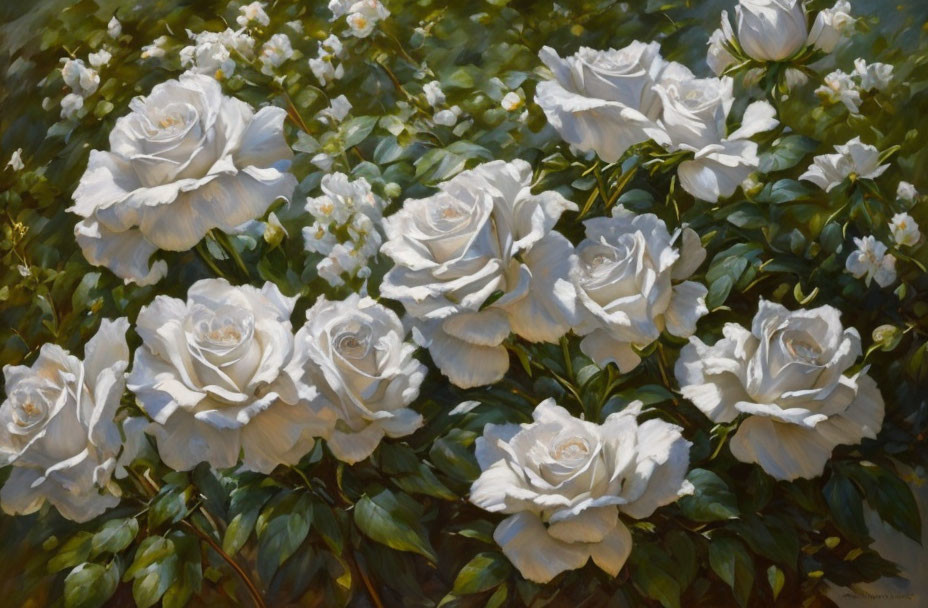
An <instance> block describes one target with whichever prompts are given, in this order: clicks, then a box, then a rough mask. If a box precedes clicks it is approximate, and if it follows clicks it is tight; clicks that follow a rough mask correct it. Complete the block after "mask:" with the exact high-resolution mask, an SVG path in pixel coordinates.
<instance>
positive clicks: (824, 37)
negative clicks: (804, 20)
mask: <svg viewBox="0 0 928 608" xmlns="http://www.w3.org/2000/svg"><path fill="white" fill-rule="evenodd" d="M852 23H854V18H853V17H851V3H850V2H848V0H838V1H837V2H835V5H834V6H833V7H831V8H826V9H823V10H821V11H819V12H818V14H817V15H816V16H815V22H814V23H812V29H811V30H810V31H809V39H808V41H807V44H811V45H812V46H814V47H815V48H817V49H819V50H821V51H824V52H826V53H830V52H832V51H833V50H835V47H836V46H838V42H840V41H841V37H842V35H843V33H844V30H845V29H847V27H848V26H849V25H851V24H852Z"/></svg>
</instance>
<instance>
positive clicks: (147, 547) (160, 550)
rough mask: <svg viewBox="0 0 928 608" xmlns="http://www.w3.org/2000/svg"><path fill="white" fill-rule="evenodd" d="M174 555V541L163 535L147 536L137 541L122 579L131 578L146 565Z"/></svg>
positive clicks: (127, 579)
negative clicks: (133, 555)
mask: <svg viewBox="0 0 928 608" xmlns="http://www.w3.org/2000/svg"><path fill="white" fill-rule="evenodd" d="M171 555H174V543H173V542H171V541H170V540H168V539H167V538H164V537H163V536H148V537H146V538H145V539H143V540H142V542H141V543H139V547H138V549H136V551H135V559H134V560H133V561H132V565H131V566H129V568H128V569H126V572H125V574H123V576H122V580H123V581H129V580H132V579H133V578H134V577H135V575H136V573H138V572H139V571H141V570H143V569H145V568H147V567H148V566H150V565H152V564H154V563H156V562H158V561H160V560H162V559H164V558H166V557H168V556H171Z"/></svg>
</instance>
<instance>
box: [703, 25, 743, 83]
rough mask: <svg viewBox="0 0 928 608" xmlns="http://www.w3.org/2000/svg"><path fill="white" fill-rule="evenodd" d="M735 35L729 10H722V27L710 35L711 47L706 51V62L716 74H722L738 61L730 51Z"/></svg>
mask: <svg viewBox="0 0 928 608" xmlns="http://www.w3.org/2000/svg"><path fill="white" fill-rule="evenodd" d="M733 36H734V35H733V34H732V31H731V22H729V21H728V11H722V27H720V28H719V29H717V30H715V31H714V32H712V35H711V36H709V43H708V45H709V49H708V50H707V51H706V63H708V64H709V69H711V70H712V72H713V73H714V74H715V75H716V76H721V75H722V74H723V73H725V70H727V69H728V68H730V67H731V66H733V65H734V64H735V63H736V61H737V60H736V59H735V57H734V55H732V54H731V51H729V46H730V45H731V41H732V38H733Z"/></svg>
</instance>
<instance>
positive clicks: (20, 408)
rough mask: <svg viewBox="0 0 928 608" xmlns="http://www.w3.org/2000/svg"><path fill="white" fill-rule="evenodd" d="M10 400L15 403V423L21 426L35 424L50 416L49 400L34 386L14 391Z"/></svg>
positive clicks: (13, 415)
mask: <svg viewBox="0 0 928 608" xmlns="http://www.w3.org/2000/svg"><path fill="white" fill-rule="evenodd" d="M10 401H11V403H12V405H13V409H12V412H11V413H12V417H13V423H14V424H15V425H16V426H18V427H20V428H29V427H31V426H35V425H36V424H38V423H40V422H42V421H43V420H45V417H46V416H48V402H47V401H46V400H45V397H44V396H43V395H42V394H41V393H40V392H39V391H38V390H36V389H34V388H30V389H25V390H22V389H20V390H17V391H14V392H13V393H12V394H11V395H10Z"/></svg>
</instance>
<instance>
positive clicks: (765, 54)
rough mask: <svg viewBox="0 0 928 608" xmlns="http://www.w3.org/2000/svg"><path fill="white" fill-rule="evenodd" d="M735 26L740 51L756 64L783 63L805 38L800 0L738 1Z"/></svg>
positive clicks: (805, 29)
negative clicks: (766, 62) (767, 62)
mask: <svg viewBox="0 0 928 608" xmlns="http://www.w3.org/2000/svg"><path fill="white" fill-rule="evenodd" d="M735 27H736V29H737V31H738V42H739V44H741V48H742V49H744V52H745V53H747V55H748V56H749V57H751V58H752V59H756V60H758V61H782V60H783V59H786V58H787V57H789V56H791V55H793V54H794V53H796V52H797V51H798V50H799V49H801V48H802V47H803V46H804V45H805V43H806V38H807V36H808V29H807V25H806V13H805V10H804V9H803V7H802V2H801V0H738V5H737V6H736V7H735Z"/></svg>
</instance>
